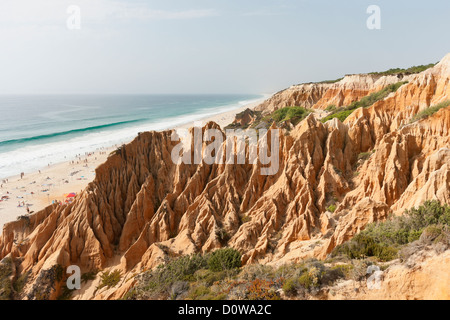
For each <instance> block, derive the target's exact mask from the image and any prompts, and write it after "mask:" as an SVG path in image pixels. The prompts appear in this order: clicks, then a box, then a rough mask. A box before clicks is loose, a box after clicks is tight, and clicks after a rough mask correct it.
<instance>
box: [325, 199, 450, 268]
mask: <svg viewBox="0 0 450 320" xmlns="http://www.w3.org/2000/svg"><path fill="white" fill-rule="evenodd" d="M449 216H450V206H448V205H444V206H442V205H441V204H440V203H439V202H438V201H427V202H425V203H424V204H423V205H422V206H420V207H419V208H413V209H411V210H406V211H405V214H404V215H403V216H401V217H395V218H393V219H391V220H388V221H385V222H380V223H372V224H369V225H368V226H367V227H366V230H364V231H362V232H361V233H359V234H358V235H356V236H355V237H354V238H353V239H352V240H351V241H349V242H347V243H344V244H342V245H340V246H338V247H336V248H335V250H334V251H333V253H332V256H336V255H339V254H345V255H347V256H348V257H349V258H351V259H362V258H365V257H377V258H378V259H379V260H381V261H389V260H392V259H395V258H396V257H397V256H398V251H399V247H400V246H402V245H406V244H408V243H411V242H414V241H416V240H419V239H420V237H421V235H422V233H423V232H424V230H425V229H426V228H427V227H430V226H435V225H446V226H448V225H449V222H450V219H449ZM430 230H432V231H436V229H435V227H432V228H430ZM430 232H431V231H430Z"/></svg>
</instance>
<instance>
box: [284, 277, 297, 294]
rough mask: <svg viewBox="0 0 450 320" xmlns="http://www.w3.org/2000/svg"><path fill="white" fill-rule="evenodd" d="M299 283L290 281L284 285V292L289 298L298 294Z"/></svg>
mask: <svg viewBox="0 0 450 320" xmlns="http://www.w3.org/2000/svg"><path fill="white" fill-rule="evenodd" d="M298 285H299V283H298V280H297V279H288V280H286V281H285V282H284V284H283V291H284V293H285V294H286V295H288V296H293V295H295V294H296V293H297V287H298Z"/></svg>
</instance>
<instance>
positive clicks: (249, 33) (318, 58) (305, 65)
mask: <svg viewBox="0 0 450 320" xmlns="http://www.w3.org/2000/svg"><path fill="white" fill-rule="evenodd" d="M372 4H375V5H378V6H379V7H380V8H381V30H369V29H368V28H367V27H366V20H367V18H368V17H369V14H367V13H366V10H367V8H368V6H369V5H372ZM70 5H76V6H78V7H79V8H80V9H81V15H80V17H81V25H80V26H81V29H79V30H70V29H69V28H68V27H67V19H68V18H69V16H70V14H68V13H67V8H68V7H69V6H70ZM449 16H450V1H448V0H428V1H411V0H395V1H393V0H386V1H384V0H383V1H382V0H369V1H365V0H342V1H336V0H164V1H162V0H157V1H140V0H129V1H126V0H69V1H66V0H0V43H1V45H0V94H10V93H14V94H16V93H31V94H36V93H42V94H47V93H57V94H60V93H270V92H274V91H278V90H280V89H283V88H285V87H288V86H290V85H292V84H296V83H301V82H309V81H319V80H326V79H335V78H339V77H341V76H343V75H344V74H346V73H360V72H370V71H380V70H384V69H388V68H391V67H408V66H411V65H417V64H425V63H430V62H437V61H438V60H439V59H441V58H442V57H443V56H444V55H445V54H446V53H448V52H450V41H449V40H448V34H449V31H450V19H449V18H448V17H449Z"/></svg>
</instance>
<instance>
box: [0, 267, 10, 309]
mask: <svg viewBox="0 0 450 320" xmlns="http://www.w3.org/2000/svg"><path fill="white" fill-rule="evenodd" d="M11 276H12V260H11V259H9V258H5V259H3V260H2V261H1V262H0V300H11V298H12V291H11V279H10V277H11Z"/></svg>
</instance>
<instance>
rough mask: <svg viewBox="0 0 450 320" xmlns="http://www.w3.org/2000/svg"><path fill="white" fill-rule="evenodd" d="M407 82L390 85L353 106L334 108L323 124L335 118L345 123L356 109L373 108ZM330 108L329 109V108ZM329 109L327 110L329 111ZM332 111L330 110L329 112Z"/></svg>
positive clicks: (354, 103)
mask: <svg viewBox="0 0 450 320" xmlns="http://www.w3.org/2000/svg"><path fill="white" fill-rule="evenodd" d="M406 83H407V82H405V81H403V82H397V83H394V84H391V85H388V86H387V87H385V88H383V89H382V90H380V91H378V92H374V93H372V94H370V95H368V96H366V97H364V98H362V99H361V100H359V101H355V102H353V103H352V104H350V105H349V106H347V107H341V108H334V109H333V110H332V111H331V112H332V113H331V114H330V115H328V116H327V117H325V118H323V119H322V122H323V123H325V122H327V121H329V120H332V119H334V118H337V119H339V120H340V121H341V122H343V121H344V120H345V119H347V118H348V116H349V115H351V114H352V113H353V111H355V110H356V109H359V108H368V107H370V106H372V105H373V104H374V103H375V102H377V101H380V100H383V99H384V98H386V97H387V96H388V95H390V94H391V93H393V92H396V91H397V90H398V89H399V88H400V87H401V86H402V85H404V84H406ZM328 108H329V107H328ZM328 108H327V109H328ZM327 111H330V110H327Z"/></svg>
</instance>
